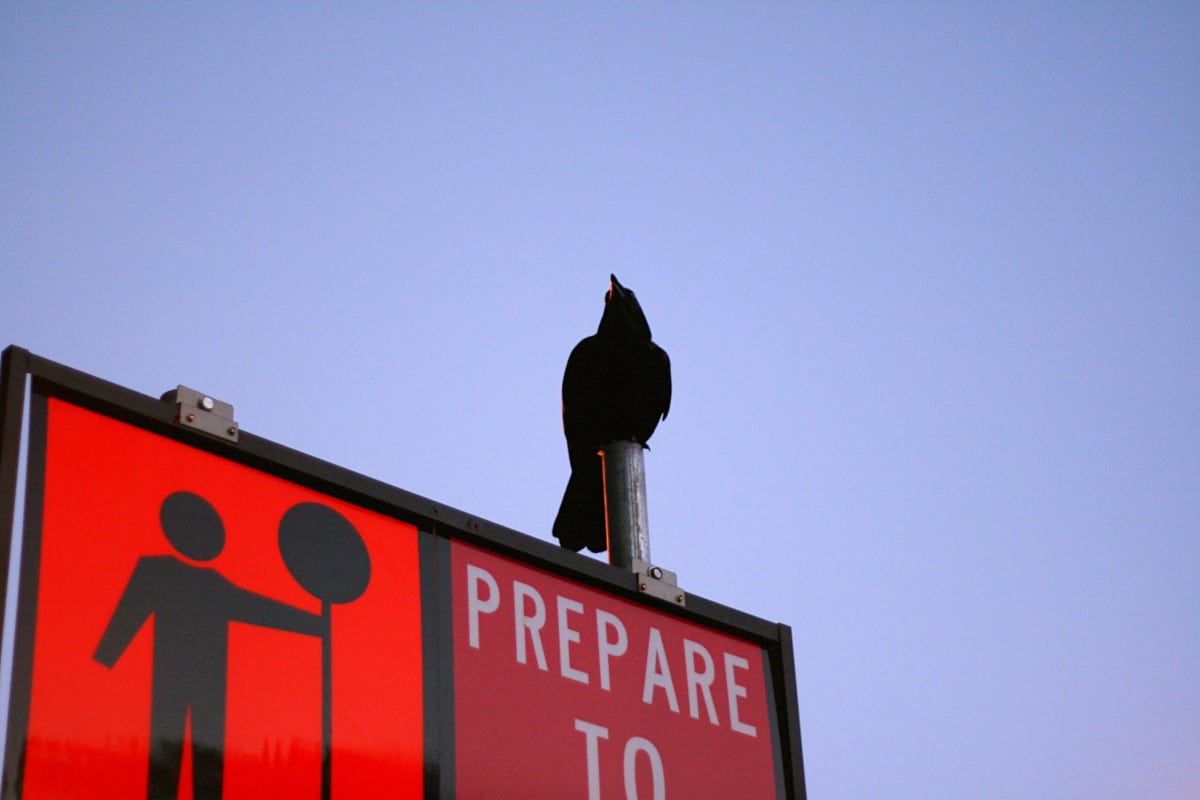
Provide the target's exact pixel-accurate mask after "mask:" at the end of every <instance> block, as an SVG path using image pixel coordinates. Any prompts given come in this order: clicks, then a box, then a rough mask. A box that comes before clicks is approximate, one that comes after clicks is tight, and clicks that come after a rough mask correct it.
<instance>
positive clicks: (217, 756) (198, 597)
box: [93, 491, 329, 800]
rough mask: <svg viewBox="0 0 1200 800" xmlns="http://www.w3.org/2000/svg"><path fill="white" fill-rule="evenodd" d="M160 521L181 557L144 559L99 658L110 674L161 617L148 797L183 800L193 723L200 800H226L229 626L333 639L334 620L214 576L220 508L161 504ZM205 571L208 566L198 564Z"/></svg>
mask: <svg viewBox="0 0 1200 800" xmlns="http://www.w3.org/2000/svg"><path fill="white" fill-rule="evenodd" d="M159 520H160V523H161V525H162V530H163V533H164V534H165V535H166V537H167V541H168V542H170V543H171V545H172V546H173V547H174V548H175V550H176V551H177V552H178V553H179V554H180V555H182V556H184V557H185V558H186V559H189V560H188V561H185V560H184V559H183V558H179V557H177V556H175V555H156V556H143V557H142V558H140V559H138V562H137V565H136V566H135V567H134V570H133V574H132V575H131V576H130V578H129V582H128V583H127V584H126V585H125V590H124V592H123V593H122V595H121V599H120V600H119V601H118V603H117V607H116V609H115V610H114V611H113V614H112V617H111V619H110V620H109V623H108V626H107V628H106V629H105V631H104V634H103V636H102V637H101V639H100V643H99V644H98V645H97V646H96V651H95V653H94V654H93V658H94V659H95V660H96V661H98V662H99V663H101V664H103V665H104V666H106V667H110V668H111V667H112V666H113V665H115V664H116V663H117V661H118V660H119V659H120V658H121V655H122V653H124V652H125V649H126V648H127V647H128V646H129V644H130V642H132V641H133V638H134V637H135V636H136V635H137V633H138V631H139V630H141V628H142V627H143V626H144V625H145V624H146V623H147V621H148V620H149V619H150V618H151V617H153V619H154V621H153V626H154V655H153V671H152V678H151V683H152V688H151V697H150V764H149V782H148V788H147V798H149V800H175V798H177V797H178V792H179V779H180V771H181V768H182V761H183V748H184V746H185V735H186V729H187V727H188V722H189V719H190V722H191V748H192V750H191V752H192V778H193V797H194V798H195V800H219V798H220V797H221V793H222V783H223V779H224V751H225V706H226V684H227V673H228V661H229V623H231V622H242V623H248V624H251V625H258V626H262V627H267V628H274V629H278V630H283V631H291V632H294V633H298V634H304V635H308V636H316V637H325V638H326V639H327V638H328V633H329V631H328V627H329V622H328V619H329V617H328V615H327V614H316V613H311V612H308V611H305V610H303V609H299V608H296V607H294V606H290V605H288V604H286V603H283V602H280V601H278V600H274V599H272V598H269V597H265V596H263V595H260V594H257V593H255V592H252V591H250V590H249V589H245V588H242V587H240V586H238V585H236V584H234V583H233V582H232V581H230V580H229V579H227V578H226V577H225V576H223V575H222V574H221V573H220V572H218V571H217V570H216V569H213V568H212V567H207V566H201V565H200V564H203V563H204V562H208V561H212V560H213V559H215V558H216V557H217V556H219V555H220V554H221V551H222V550H224V548H225V525H224V523H223V522H222V521H221V517H220V515H219V514H218V513H217V511H216V509H215V508H213V507H212V505H211V504H210V503H209V502H208V501H207V500H205V499H204V498H203V497H201V496H199V495H197V494H194V493H192V492H185V491H180V492H175V493H174V494H171V495H169V496H168V497H167V498H166V499H165V500H163V502H162V506H161V508H160V511H159ZM192 562H200V563H192Z"/></svg>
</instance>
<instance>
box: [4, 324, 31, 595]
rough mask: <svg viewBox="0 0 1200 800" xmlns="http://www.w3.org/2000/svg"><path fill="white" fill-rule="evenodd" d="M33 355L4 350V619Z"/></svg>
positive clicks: (14, 347)
mask: <svg viewBox="0 0 1200 800" xmlns="http://www.w3.org/2000/svg"><path fill="white" fill-rule="evenodd" d="M28 366H29V353H28V352H27V351H25V350H23V349H21V348H20V347H16V346H12V347H6V348H5V349H4V355H3V359H2V360H0V619H3V618H4V616H3V615H4V607H5V602H6V601H7V600H8V565H9V557H10V555H11V553H12V532H13V521H14V520H15V515H16V508H17V475H18V473H19V470H20V465H21V424H22V422H24V419H25V384H26V382H27V381H26V379H25V378H26V375H27V374H28Z"/></svg>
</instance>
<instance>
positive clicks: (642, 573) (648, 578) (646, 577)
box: [629, 558, 687, 606]
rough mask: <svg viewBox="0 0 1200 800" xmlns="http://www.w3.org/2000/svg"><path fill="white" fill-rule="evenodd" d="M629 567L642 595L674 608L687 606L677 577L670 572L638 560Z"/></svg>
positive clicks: (685, 595) (634, 560)
mask: <svg viewBox="0 0 1200 800" xmlns="http://www.w3.org/2000/svg"><path fill="white" fill-rule="evenodd" d="M629 567H630V569H632V570H633V573H634V576H635V577H636V578H637V586H638V591H639V592H641V593H642V594H648V595H650V596H651V597H657V598H658V599H659V600H665V601H666V602H668V603H670V604H672V605H676V606H683V605H687V594H685V593H684V591H683V590H682V589H680V588H679V576H677V575H676V574H675V573H674V572H671V570H669V569H663V568H662V567H656V566H654V565H653V564H651V563H649V562H646V561H642V560H641V559H640V558H635V559H633V560H632V561H631V562H630V564H629Z"/></svg>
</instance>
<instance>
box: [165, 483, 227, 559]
mask: <svg viewBox="0 0 1200 800" xmlns="http://www.w3.org/2000/svg"><path fill="white" fill-rule="evenodd" d="M158 518H159V521H160V522H161V523H162V529H163V533H165V534H166V535H167V541H169V542H170V543H171V546H173V547H174V548H175V549H176V550H178V551H179V552H180V554H181V555H184V556H187V557H188V558H190V559H192V560H193V561H210V560H212V559H214V558H216V557H217V556H219V555H220V554H221V551H222V550H224V549H225V523H223V522H221V516H220V514H218V513H217V510H216V509H215V508H213V507H212V505H211V504H210V503H209V502H208V501H207V500H205V499H204V498H203V497H201V496H200V495H198V494H193V493H192V492H175V493H174V494H172V495H168V496H167V499H166V500H163V503H162V508H161V509H160V510H159V513H158Z"/></svg>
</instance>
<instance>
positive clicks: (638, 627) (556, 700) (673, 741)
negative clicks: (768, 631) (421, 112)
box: [452, 542, 783, 800]
mask: <svg viewBox="0 0 1200 800" xmlns="http://www.w3.org/2000/svg"><path fill="white" fill-rule="evenodd" d="M452 562H453V566H452V570H453V576H454V687H455V711H456V714H455V731H456V750H455V766H456V776H457V784H456V788H457V790H458V794H457V797H458V798H459V800H485V799H486V798H493V797H521V798H526V799H527V800H554V799H555V798H561V797H578V798H581V800H582V799H583V798H586V800H601V799H602V798H644V799H645V800H665V798H667V797H714V798H717V797H722V798H729V797H737V798H740V800H777V798H780V797H783V794H782V790H783V789H782V780H781V776H780V775H778V774H777V773H776V764H777V763H778V759H777V758H776V751H777V747H778V743H779V739H778V729H777V723H776V720H775V718H774V716H773V708H772V706H771V703H770V701H769V698H768V695H767V686H768V685H770V676H769V675H768V673H767V669H768V667H767V662H766V659H765V658H764V656H763V650H762V648H761V647H758V646H755V645H753V644H751V643H749V642H746V641H743V640H739V639H737V638H735V637H732V636H728V635H726V634H723V633H719V632H716V631H713V630H710V629H706V628H704V627H701V626H699V625H696V624H694V623H691V622H687V621H684V620H680V619H677V618H675V617H673V616H671V615H668V614H664V613H661V612H658V611H656V610H654V609H650V608H647V607H645V606H641V605H637V604H634V603H631V602H629V601H627V600H622V599H620V598H618V597H614V596H612V595H609V594H606V593H603V592H600V591H596V590H595V589H591V588H589V587H586V586H582V585H580V584H578V583H575V582H572V581H569V580H565V579H563V578H560V577H557V576H555V575H552V574H550V573H547V572H545V571H542V570H537V569H533V568H530V567H528V566H525V565H523V564H520V563H519V562H516V561H513V560H512V559H508V558H502V557H499V556H496V555H493V554H491V553H488V552H486V551H485V550H482V549H480V548H477V547H471V546H470V545H466V544H460V543H457V542H456V543H454V545H453V546H452ZM517 732H519V734H518V733H517Z"/></svg>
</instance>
